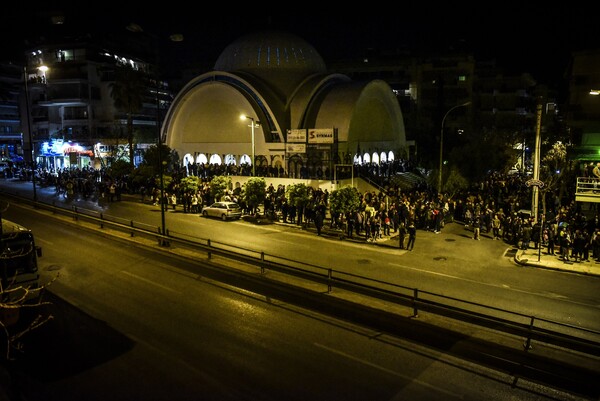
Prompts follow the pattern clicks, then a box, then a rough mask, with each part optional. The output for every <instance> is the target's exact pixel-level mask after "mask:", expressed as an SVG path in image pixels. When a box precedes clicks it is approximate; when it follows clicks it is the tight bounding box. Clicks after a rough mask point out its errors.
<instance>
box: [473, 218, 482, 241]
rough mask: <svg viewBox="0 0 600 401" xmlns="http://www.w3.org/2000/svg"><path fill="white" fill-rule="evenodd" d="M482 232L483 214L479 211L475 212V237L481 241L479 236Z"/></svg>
mask: <svg viewBox="0 0 600 401" xmlns="http://www.w3.org/2000/svg"><path fill="white" fill-rule="evenodd" d="M480 234H481V215H480V214H479V213H476V214H475V218H474V219H473V239H474V240H477V241H479V240H480V239H481V238H480V237H479V236H480Z"/></svg>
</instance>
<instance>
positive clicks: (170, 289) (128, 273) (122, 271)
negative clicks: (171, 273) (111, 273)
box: [121, 270, 181, 294]
mask: <svg viewBox="0 0 600 401" xmlns="http://www.w3.org/2000/svg"><path fill="white" fill-rule="evenodd" d="M121 273H123V274H126V275H128V276H129V277H133V278H135V279H137V280H140V281H143V282H144V283H147V284H152V285H154V286H155V287H158V288H162V289H163V290H166V291H170V292H173V293H175V294H180V293H181V292H180V291H177V290H175V289H173V288H171V287H167V286H164V285H160V284H158V283H156V282H155V281H152V280H148V279H147V278H145V277H141V276H138V275H137V274H133V273H130V272H128V271H125V270H121Z"/></svg>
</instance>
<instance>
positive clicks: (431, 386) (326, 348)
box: [313, 343, 463, 399]
mask: <svg viewBox="0 0 600 401" xmlns="http://www.w3.org/2000/svg"><path fill="white" fill-rule="evenodd" d="M313 344H314V345H315V346H316V347H319V348H322V349H324V350H326V351H329V352H331V353H334V354H336V355H340V356H342V357H344V358H348V359H350V360H353V361H355V362H358V363H362V364H363V365H366V366H369V367H371V368H374V369H377V370H380V371H382V372H385V373H388V374H390V375H392V376H396V377H399V378H401V379H404V380H407V381H409V382H411V383H416V384H419V385H421V386H423V387H426V388H428V389H432V390H435V391H437V392H439V393H442V394H446V395H448V396H451V397H454V398H458V399H462V398H463V396H462V395H460V394H456V393H453V392H450V391H447V390H444V389H443V388H439V387H436V386H434V385H431V384H429V383H425V382H424V381H422V380H419V379H415V378H413V377H410V376H406V375H403V374H401V373H398V372H396V371H393V370H390V369H387V368H384V367H383V366H379V365H377V364H374V363H372V362H369V361H365V360H364V359H360V358H357V357H355V356H353V355H350V354H347V353H345V352H342V351H339V350H337V349H334V348H330V347H328V346H326V345H323V344H319V343H313Z"/></svg>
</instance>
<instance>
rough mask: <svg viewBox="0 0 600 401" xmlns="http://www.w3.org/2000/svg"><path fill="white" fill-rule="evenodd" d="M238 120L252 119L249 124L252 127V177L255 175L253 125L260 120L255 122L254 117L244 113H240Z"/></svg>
mask: <svg viewBox="0 0 600 401" xmlns="http://www.w3.org/2000/svg"><path fill="white" fill-rule="evenodd" d="M240 120H250V121H252V124H250V127H251V128H252V160H251V162H252V176H253V177H256V167H255V164H256V163H255V162H256V160H255V155H254V153H255V144H254V127H255V125H257V124H260V122H259V121H256V122H255V121H254V117H250V116H247V115H245V114H242V115H241V116H240Z"/></svg>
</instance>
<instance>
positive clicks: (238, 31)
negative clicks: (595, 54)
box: [0, 1, 600, 84]
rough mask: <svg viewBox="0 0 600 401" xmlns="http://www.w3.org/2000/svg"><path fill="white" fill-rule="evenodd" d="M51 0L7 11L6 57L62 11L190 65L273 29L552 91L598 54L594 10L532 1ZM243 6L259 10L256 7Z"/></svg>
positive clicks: (71, 20) (331, 47) (330, 54)
mask: <svg viewBox="0 0 600 401" xmlns="http://www.w3.org/2000/svg"><path fill="white" fill-rule="evenodd" d="M48 3H50V2H48ZM52 3H53V5H52V6H49V5H40V6H39V7H37V8H34V7H30V5H29V4H28V6H27V7H25V6H21V5H8V7H9V8H8V11H6V13H5V15H6V17H7V18H3V21H2V25H1V26H0V29H1V30H2V49H3V59H5V60H6V59H17V58H18V57H19V53H18V50H19V46H20V45H21V44H22V43H23V41H24V40H25V38H27V37H32V36H36V35H43V34H44V33H45V32H47V31H48V29H49V28H48V27H49V21H50V16H51V15H54V14H57V13H62V14H64V15H65V24H68V25H69V26H71V27H72V26H78V27H80V28H82V29H83V28H85V29H88V30H97V31H99V32H102V31H104V30H115V29H121V28H122V29H125V27H126V26H127V25H128V24H129V23H131V22H135V23H137V24H138V25H139V26H141V27H142V28H143V29H144V30H145V31H147V32H150V33H153V34H156V35H158V36H159V37H162V38H165V42H167V41H168V40H167V39H166V38H168V37H169V35H171V34H173V33H180V34H182V35H183V37H184V41H183V42H180V43H175V44H173V45H175V46H176V47H175V49H174V50H171V51H175V52H177V56H178V58H180V59H181V60H182V62H194V61H200V62H205V63H209V64H212V63H214V62H215V61H216V59H217V57H218V56H219V54H220V53H221V51H222V50H223V49H224V48H225V47H226V46H227V45H228V44H230V43H231V42H233V41H234V40H236V39H237V38H239V37H240V36H242V35H244V34H246V33H249V32H252V31H254V30H259V29H268V28H270V29H279V30H285V31H288V32H291V33H294V34H296V35H298V36H300V37H302V38H303V39H305V40H306V41H307V42H308V43H310V44H312V45H313V46H314V47H315V48H316V49H317V51H318V52H319V53H320V54H321V56H322V57H323V58H324V59H325V61H326V62H327V61H328V60H334V59H338V58H348V57H355V58H362V56H364V55H365V54H368V52H373V51H378V50H386V51H395V50H397V49H398V50H404V49H410V50H412V51H428V50H435V49H441V48H447V47H448V46H453V47H455V48H463V49H467V50H472V51H473V52H474V54H475V56H476V58H477V59H478V60H483V59H486V60H489V59H495V60H496V61H497V62H498V64H499V65H501V66H502V67H504V68H505V69H506V70H507V71H508V72H530V73H532V74H533V76H534V77H535V78H536V79H538V80H539V81H540V82H543V83H548V84H553V81H556V80H559V79H560V78H561V76H562V75H563V74H564V72H565V69H566V68H567V66H568V63H569V58H570V54H571V52H572V51H577V50H585V49H590V48H596V49H598V48H600V22H599V21H600V18H598V16H597V14H596V13H595V12H593V11H592V10H590V9H589V7H583V6H580V7H574V8H572V9H571V8H567V7H566V6H564V7H553V8H551V7H550V6H548V5H546V6H544V7H534V6H532V5H527V4H525V3H526V2H524V1H521V2H519V3H516V4H517V5H514V6H511V5H510V2H506V1H505V2H480V3H478V4H477V7H476V8H473V7H470V6H469V7H467V6H466V4H467V3H465V2H461V3H460V4H461V6H451V5H448V2H444V3H442V4H444V6H442V7H439V6H436V5H433V4H431V3H427V4H426V5H413V6H411V4H413V3H410V2H400V3H398V4H399V5H401V7H398V8H399V9H400V8H401V10H400V11H395V12H389V11H384V10H381V11H380V13H379V14H374V13H370V14H367V13H366V12H360V11H353V10H351V9H350V10H348V11H345V12H347V13H348V14H347V15H345V16H332V15H327V16H319V17H315V16H310V15H297V16H290V15H286V16H266V15H264V14H263V13H264V5H263V4H261V5H260V9H257V10H256V12H251V11H249V12H248V13H246V14H236V15H227V13H228V12H230V9H232V8H233V5H231V4H224V5H225V7H224V8H223V9H221V10H217V11H215V10H214V9H203V8H202V3H198V8H196V7H190V6H186V5H185V4H191V3H185V4H184V3H183V2H178V3H172V4H177V9H176V10H175V9H166V8H167V7H166V6H167V5H169V3H168V2H167V3H159V4H158V5H157V6H152V5H151V4H150V3H140V2H136V3H137V4H142V6H138V7H133V6H127V5H126V6H121V7H119V8H116V7H111V6H110V3H106V2H87V3H78V5H77V6H76V7H77V8H76V9H74V8H70V7H63V8H60V6H57V4H58V3H57V2H52ZM122 3H125V2H122ZM423 3H424V2H420V3H414V4H423ZM507 3H508V4H507ZM572 3H573V2H571V3H569V4H572ZM96 4H97V5H96ZM407 4H408V6H407ZM547 4H550V3H547ZM588 4H589V3H588ZM5 7H6V5H5V6H3V8H5ZM257 7H258V6H257ZM245 8H246V9H248V10H251V9H252V5H251V4H248V5H247V6H246V7H245ZM169 46H171V44H170V45H169ZM368 49H371V50H368ZM11 55H14V56H11Z"/></svg>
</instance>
